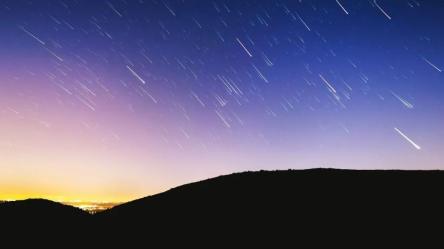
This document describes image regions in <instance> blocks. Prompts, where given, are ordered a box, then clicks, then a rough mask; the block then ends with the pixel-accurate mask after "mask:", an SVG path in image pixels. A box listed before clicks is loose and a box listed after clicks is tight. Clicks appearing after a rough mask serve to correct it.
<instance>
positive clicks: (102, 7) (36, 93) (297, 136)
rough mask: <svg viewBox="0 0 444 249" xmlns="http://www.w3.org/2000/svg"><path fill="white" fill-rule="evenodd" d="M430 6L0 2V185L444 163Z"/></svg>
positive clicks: (119, 192)
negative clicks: (263, 170) (0, 21)
mask: <svg viewBox="0 0 444 249" xmlns="http://www.w3.org/2000/svg"><path fill="white" fill-rule="evenodd" d="M443 11H444V2H442V1H416V0H407V1H384V0H378V1H376V0H368V1H367V0H360V1H354V0H353V1H351V0H340V1H338V0H331V1H330V0H329V1H326V0H322V1H305V0H299V1H250V0H243V1H234V0H232V1H231V0H214V1H210V0H209V1H200V0H177V1H173V0H168V1H167V0H107V1H102V0H97V1H87V0H72V1H68V0H65V1H59V0H52V1H49V0H40V1H24V0H14V1H2V2H1V3H0V14H1V16H2V23H1V24H0V137H1V138H2V139H1V140H0V188H1V189H2V193H1V194H0V199H14V198H26V197H37V196H38V197H45V198H52V199H56V200H63V201H78V200H80V201H91V200H94V201H109V202H112V201H126V200H129V199H133V198H137V197H141V196H145V195H147V194H154V193H157V192H159V191H162V190H166V189H168V188H170V187H173V186H176V185H179V184H183V183H186V182H190V181H193V180H198V179H203V178H208V177H212V176H216V175H220V174H226V173H232V172H238V171H246V170H260V169H268V170H272V169H288V168H296V169H300V168H314V167H335V168H352V169H444V164H443V157H442V151H444V129H443V127H444V125H443V124H444V74H443V73H442V68H444V32H442V27H443V26H444V17H443V15H442V13H443ZM3 190H5V191H3Z"/></svg>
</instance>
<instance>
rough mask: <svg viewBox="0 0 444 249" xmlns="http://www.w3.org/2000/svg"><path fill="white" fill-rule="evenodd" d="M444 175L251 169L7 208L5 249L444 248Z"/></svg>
mask: <svg viewBox="0 0 444 249" xmlns="http://www.w3.org/2000/svg"><path fill="white" fill-rule="evenodd" d="M443 198H444V172H441V171H354V170H334V169H313V170H289V171H261V172H245V173H238V174H232V175H227V176H220V177H216V178H212V179H208V180H204V181H201V182H196V183H191V184H187V185H183V186H180V187H177V188H173V189H171V190H169V191H166V192H164V193H161V194H157V195H153V196H149V197H146V198H142V199H139V200H135V201H132V202H128V203H126V204H123V205H120V206H116V207H114V208H112V209H110V210H107V211H104V212H101V213H98V214H95V215H90V214H88V213H86V212H83V211H81V210H79V209H76V208H73V207H70V206H65V205H61V204H58V203H54V202H50V201H46V200H25V201H17V202H7V203H2V204H0V248H9V247H14V246H15V247H34V248H42V247H45V248H64V247H77V248H78V247H85V248H91V247H100V248H102V247H108V248H109V247H124V248H129V247H145V248H150V247H151V248H157V247H276V246H279V247H342V248H344V247H348V248H356V247H403V248H405V247H420V248H426V247H431V246H434V247H442V246H444V243H443V239H444V236H443V234H444V205H443V203H444V202H443Z"/></svg>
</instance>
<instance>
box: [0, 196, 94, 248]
mask: <svg viewBox="0 0 444 249" xmlns="http://www.w3.org/2000/svg"><path fill="white" fill-rule="evenodd" d="M91 222H92V221H91V216H90V215H89V214H88V213H87V212H84V211H83V210H81V209H78V208H74V207H71V206H67V205H63V204H61V203H57V202H53V201H48V200H43V199H28V200H23V201H14V202H4V203H0V248H3V246H4V248H9V247H17V248H22V247H31V246H32V247H39V248H42V247H45V248H55V247H57V245H58V246H59V248H60V245H63V244H68V245H71V246H80V245H81V243H82V241H84V240H87V239H89V233H88V232H87V230H88V228H89V227H90V225H91ZM82 228H83V229H84V230H81V229H82Z"/></svg>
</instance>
